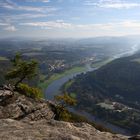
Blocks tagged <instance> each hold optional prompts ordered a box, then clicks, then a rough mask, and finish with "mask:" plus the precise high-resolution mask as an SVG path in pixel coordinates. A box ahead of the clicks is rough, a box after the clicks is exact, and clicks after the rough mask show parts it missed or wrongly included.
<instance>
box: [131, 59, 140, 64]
mask: <svg viewBox="0 0 140 140" xmlns="http://www.w3.org/2000/svg"><path fill="white" fill-rule="evenodd" d="M132 61H133V62H137V63H140V58H136V59H133V60H132Z"/></svg>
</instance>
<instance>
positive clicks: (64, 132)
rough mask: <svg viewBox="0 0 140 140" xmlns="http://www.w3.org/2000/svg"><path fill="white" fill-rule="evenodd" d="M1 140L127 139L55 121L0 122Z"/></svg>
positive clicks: (85, 125) (90, 128)
mask: <svg viewBox="0 0 140 140" xmlns="http://www.w3.org/2000/svg"><path fill="white" fill-rule="evenodd" d="M0 126H1V127H0V139H1V140H126V139H127V137H125V136H121V135H113V134H110V133H106V132H100V131H98V130H96V129H95V128H93V127H92V126H91V125H89V124H86V123H74V124H73V123H68V122H62V121H55V120H50V121H46V120H41V121H34V122H32V121H30V122H26V123H25V122H23V121H16V120H12V119H2V120H0Z"/></svg>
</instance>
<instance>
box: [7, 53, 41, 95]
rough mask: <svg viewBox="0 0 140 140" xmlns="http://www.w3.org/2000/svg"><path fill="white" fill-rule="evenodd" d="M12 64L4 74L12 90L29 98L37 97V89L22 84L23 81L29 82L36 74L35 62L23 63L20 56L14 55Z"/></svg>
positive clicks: (38, 91)
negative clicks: (12, 87) (11, 84)
mask: <svg viewBox="0 0 140 140" xmlns="http://www.w3.org/2000/svg"><path fill="white" fill-rule="evenodd" d="M11 62H12V68H11V70H10V71H9V72H8V73H7V74H6V76H5V78H6V79H7V80H12V83H14V84H13V85H14V90H16V91H21V92H24V93H26V95H30V96H33V97H34V96H35V97H36V96H39V94H40V93H41V92H40V90H39V89H38V88H33V87H30V86H28V85H27V84H25V83H23V82H24V81H25V80H26V81H28V80H31V79H32V78H34V77H35V76H36V74H37V65H38V64H37V62H36V61H34V60H31V61H25V60H23V59H22V58H21V55H20V54H16V56H15V57H14V59H13V60H11ZM35 94H36V95H35Z"/></svg>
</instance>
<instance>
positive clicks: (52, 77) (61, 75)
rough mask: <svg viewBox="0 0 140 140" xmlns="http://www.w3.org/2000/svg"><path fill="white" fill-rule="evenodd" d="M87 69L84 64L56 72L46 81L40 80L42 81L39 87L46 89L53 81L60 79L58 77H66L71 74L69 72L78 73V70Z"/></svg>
mask: <svg viewBox="0 0 140 140" xmlns="http://www.w3.org/2000/svg"><path fill="white" fill-rule="evenodd" d="M85 69H86V68H85V67H84V66H79V67H73V68H71V69H69V70H66V71H64V72H63V73H55V74H53V75H52V76H51V77H50V78H49V79H47V80H45V81H43V82H40V83H39V87H40V88H41V89H45V88H47V87H48V86H49V85H50V84H51V83H52V82H53V81H55V80H58V79H60V78H62V77H65V76H67V75H69V74H73V73H77V72H84V71H85Z"/></svg>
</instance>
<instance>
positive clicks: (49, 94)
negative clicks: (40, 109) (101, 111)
mask: <svg viewBox="0 0 140 140" xmlns="http://www.w3.org/2000/svg"><path fill="white" fill-rule="evenodd" d="M137 50H138V45H137V44H135V45H133V46H132V47H131V49H130V50H128V51H125V52H122V53H120V54H116V55H115V56H113V58H112V60H114V59H117V58H120V57H123V56H129V55H132V54H134V53H135V52H136V51H137ZM85 67H86V70H85V72H84V73H86V72H89V71H94V70H96V69H98V68H91V67H90V64H89V63H87V64H86V65H85ZM80 73H81V72H80ZM80 73H73V74H70V75H66V76H65V77H62V78H60V79H58V80H55V81H54V82H52V83H51V84H50V85H49V86H48V88H47V89H46V90H45V98H46V99H47V100H53V99H54V96H55V95H58V94H59V93H60V89H61V87H62V85H63V84H64V83H66V82H67V81H68V80H70V79H72V78H74V77H75V76H76V75H78V74H80ZM71 111H72V112H74V113H76V114H79V115H82V116H84V117H86V118H87V119H89V120H90V121H94V122H97V123H98V124H101V125H103V126H105V127H107V128H109V129H111V130H112V131H114V132H115V133H120V134H124V135H130V132H128V131H127V130H125V129H122V128H120V127H117V126H115V125H112V124H109V123H107V122H104V121H102V120H100V119H99V118H96V117H95V116H93V115H91V114H89V113H87V112H85V111H78V110H74V109H71Z"/></svg>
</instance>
